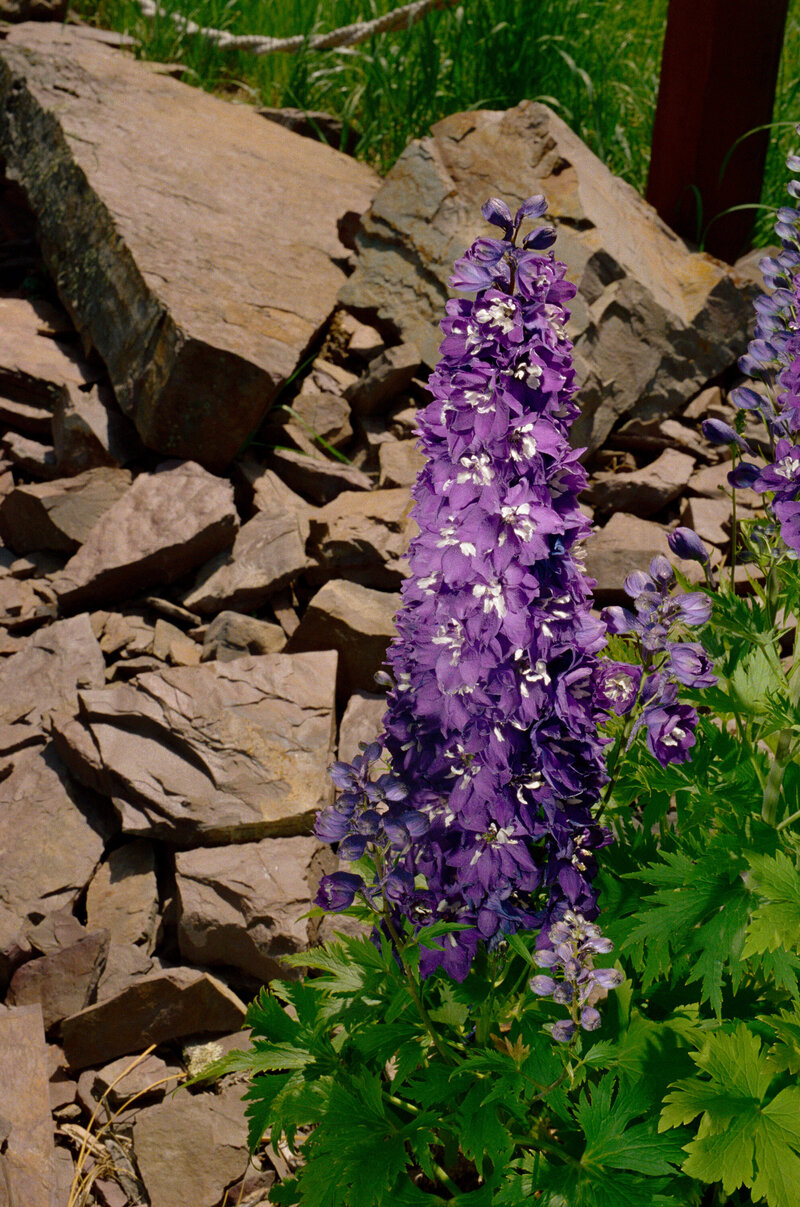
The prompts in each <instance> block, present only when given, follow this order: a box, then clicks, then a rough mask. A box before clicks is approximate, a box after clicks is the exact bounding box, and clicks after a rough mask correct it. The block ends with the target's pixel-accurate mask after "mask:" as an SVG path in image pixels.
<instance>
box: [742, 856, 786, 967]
mask: <svg viewBox="0 0 800 1207" xmlns="http://www.w3.org/2000/svg"><path fill="white" fill-rule="evenodd" d="M747 862H748V863H749V864H750V869H751V872H750V886H751V888H752V889H753V891H754V892H755V893H757V894H758V896H759V897H760V898H762V904H761V905H759V906H758V907H757V909H756V910H755V912H754V914H753V917H752V919H751V921H750V924H749V926H748V928H747V938H746V939H745V945H744V951H743V953H742V954H743V956H744V957H747V956H750V955H754V954H760V953H761V952H764V951H775V950H776V949H777V948H779V947H783V948H785V949H786V950H787V951H793V950H794V949H795V948H796V947H797V946H798V944H800V875H798V872H797V869H796V867H795V865H794V863H793V862H792V860H791V859H789V858H788V857H787V856H786V855H784V854H783V853H782V852H780V851H779V852H778V854H777V855H759V854H756V853H755V852H752V853H748V854H747Z"/></svg>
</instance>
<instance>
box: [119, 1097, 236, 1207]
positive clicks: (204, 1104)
mask: <svg viewBox="0 0 800 1207" xmlns="http://www.w3.org/2000/svg"><path fill="white" fill-rule="evenodd" d="M133 1144H134V1150H135V1152H136V1160H137V1164H138V1166H139V1169H140V1171H141V1175H142V1179H143V1181H144V1183H145V1186H146V1188H147V1195H148V1198H149V1201H150V1205H151V1207H187V1204H189V1203H191V1205H192V1207H218V1205H219V1204H220V1203H221V1202H222V1200H223V1197H224V1195H225V1191H226V1189H228V1187H232V1186H233V1185H234V1183H237V1182H241V1179H242V1172H243V1170H245V1169H246V1168H247V1166H248V1163H249V1162H248V1147H247V1119H246V1116H245V1103H244V1102H243V1101H242V1087H241V1086H240V1085H227V1086H224V1087H222V1088H221V1090H220V1092H219V1093H216V1094H177V1095H175V1096H174V1097H170V1098H167V1099H165V1101H164V1102H162V1103H160V1104H159V1105H158V1106H154V1107H150V1108H149V1109H148V1110H145V1111H142V1113H141V1114H140V1115H139V1116H138V1118H137V1119H136V1122H135V1124H134V1128H133ZM229 1201H230V1202H232V1203H235V1202H236V1201H237V1193H236V1192H232V1193H231V1194H230V1195H229Z"/></svg>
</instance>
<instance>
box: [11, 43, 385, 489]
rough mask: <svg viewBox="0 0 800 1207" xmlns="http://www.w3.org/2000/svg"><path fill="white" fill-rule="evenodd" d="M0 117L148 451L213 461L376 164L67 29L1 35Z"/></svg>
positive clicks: (319, 292)
mask: <svg viewBox="0 0 800 1207" xmlns="http://www.w3.org/2000/svg"><path fill="white" fill-rule="evenodd" d="M0 112H3V113H4V114H5V115H6V116H5V118H4V119H2V120H0V151H1V152H2V154H3V157H4V158H5V159H6V161H7V163H8V166H9V168H10V170H11V171H12V172H13V173H14V176H15V178H16V179H17V180H19V182H20V184H21V185H22V188H23V190H24V191H25V193H26V195H27V197H28V200H29V202H30V205H31V208H32V209H33V210H34V212H35V213H36V215H37V218H38V227H39V231H40V237H41V246H42V252H43V255H44V257H45V260H46V262H47V264H48V267H49V268H50V271H51V273H52V275H53V277H54V279H55V280H56V282H57V285H58V289H59V293H60V295H61V297H62V298H63V299H64V301H65V303H66V304H67V306H68V308H69V311H70V314H71V315H72V316H73V318H74V320H75V322H76V325H77V326H78V328H79V330H80V332H81V334H82V335H83V336H84V338H86V339H87V340H89V341H91V343H92V344H93V346H94V347H95V348H96V349H97V351H98V352H99V354H100V356H101V357H102V358H103V361H104V362H105V364H106V366H107V368H108V372H109V376H110V379H111V384H112V386H113V388H114V391H115V393H116V396H117V399H118V401H119V403H120V406H121V407H122V410H123V411H124V412H125V413H126V414H128V415H130V416H131V417H132V418H133V419H134V421H135V423H136V426H137V429H138V431H139V434H140V435H141V437H142V439H143V441H144V443H145V444H146V445H147V446H148V447H149V448H155V449H156V450H158V451H160V452H162V453H164V454H166V455H168V456H179V457H187V458H191V459H194V460H198V461H200V462H202V463H204V464H207V465H210V466H216V467H222V466H224V465H225V464H226V463H227V462H228V461H230V460H231V458H232V457H234V456H235V455H236V453H237V452H238V450H239V449H240V448H241V446H242V445H243V443H244V441H245V440H246V438H247V436H248V435H249V434H250V432H251V431H252V430H253V429H254V427H255V426H256V425H257V423H258V422H259V420H260V419H261V418H262V416H263V415H264V414H265V412H266V411H267V409H268V408H269V406H270V404H271V402H272V400H273V399H274V397H275V395H276V393H277V391H278V389H279V388H280V386H281V385H282V384H283V383H284V382H285V381H286V379H287V378H288V377H289V376H290V374H292V373H293V372H294V370H295V368H296V367H297V365H298V363H299V361H300V360H301V358H302V356H303V354H304V352H305V350H306V348H308V346H309V345H310V344H311V343H312V342H313V340H314V338H315V336H316V335H317V333H318V332H319V331H320V330H321V329H322V327H323V325H324V324H325V322H326V321H327V319H328V317H329V315H330V313H331V311H332V310H333V306H334V301H335V296H336V292H337V290H338V288H339V286H340V285H341V284H342V283H343V281H344V279H345V277H344V271H343V269H342V267H340V266H339V264H337V263H336V261H337V260H340V259H341V257H342V256H343V254H344V248H343V245H342V244H341V242H340V240H339V237H338V233H337V227H336V223H337V219H338V218H339V217H341V216H342V215H343V214H344V213H346V212H347V211H349V210H354V211H356V212H357V213H361V212H363V210H364V209H365V208H366V206H367V205H368V204H369V201H370V200H371V198H372V196H373V195H374V192H375V189H376V186H377V184H378V179H377V177H376V175H375V173H374V172H373V171H372V170H371V169H370V168H368V167H366V165H364V164H360V163H356V161H355V160H352V159H349V158H348V157H347V156H345V155H342V154H340V153H339V152H338V151H334V150H333V149H332V148H330V147H325V146H322V145H319V144H315V143H312V142H310V141H309V140H308V139H304V138H301V137H299V136H298V135H294V134H291V133H290V132H289V131H287V130H284V129H282V128H281V127H279V126H277V125H275V124H273V123H272V122H266V121H264V120H263V119H262V118H260V117H259V116H258V114H257V113H256V112H254V111H253V109H252V108H250V107H248V106H246V105H231V104H229V103H226V102H225V101H223V100H220V99H219V98H217V97H214V96H211V95H209V94H207V93H204V92H202V91H201V90H199V89H196V88H191V87H189V86H188V85H186V84H183V83H179V82H178V81H176V80H174V79H170V78H169V77H168V76H167V75H164V74H163V73H162V74H156V73H155V72H153V71H151V70H149V69H148V68H147V67H146V66H145V65H144V64H142V63H139V62H136V61H135V60H134V58H133V56H131V55H127V54H121V53H119V52H118V51H115V50H113V49H110V48H109V47H107V46H105V45H103V44H102V40H101V39H100V38H98V37H97V36H96V35H95V33H94V31H92V30H90V29H87V28H85V27H79V26H65V27H62V28H60V29H59V30H58V32H57V36H56V35H54V33H53V32H52V31H51V30H50V29H49V27H46V26H41V27H40V26H32V25H27V26H25V27H24V28H18V29H15V30H12V31H11V33H10V34H9V36H8V38H7V39H6V41H5V43H4V44H3V45H2V48H0ZM154 130H158V132H159V134H158V138H154V137H153V133H152V132H153V131H154ZM23 132H24V133H23ZM243 197H247V199H248V200H247V205H242V204H241V199H242V198H243ZM295 210H296V212H297V213H300V212H301V211H302V213H303V221H302V225H303V233H302V234H299V233H298V231H297V229H296V223H292V222H289V223H287V221H286V215H287V213H289V212H294V211H295ZM265 231H267V232H269V237H268V238H265V237H264V232H265ZM307 231H313V232H314V234H313V238H308V237H306V235H305V232H307ZM265 289H266V290H267V292H266V294H265Z"/></svg>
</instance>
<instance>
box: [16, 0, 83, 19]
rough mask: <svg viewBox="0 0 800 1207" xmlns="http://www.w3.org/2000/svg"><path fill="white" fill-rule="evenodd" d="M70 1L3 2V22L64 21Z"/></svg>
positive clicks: (27, 0) (20, 0)
mask: <svg viewBox="0 0 800 1207" xmlns="http://www.w3.org/2000/svg"><path fill="white" fill-rule="evenodd" d="M68 6H69V0H2V4H0V20H2V21H63V20H64V17H65V16H66V15H67V8H68Z"/></svg>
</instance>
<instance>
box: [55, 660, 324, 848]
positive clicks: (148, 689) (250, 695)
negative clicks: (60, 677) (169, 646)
mask: <svg viewBox="0 0 800 1207" xmlns="http://www.w3.org/2000/svg"><path fill="white" fill-rule="evenodd" d="M335 678H336V654H335V652H333V651H330V650H328V651H324V652H321V653H315V654H309V653H304V654H299V655H293V656H290V655H287V654H265V655H262V656H261V657H245V658H238V659H236V660H235V661H233V662H210V663H206V664H204V665H203V666H193V667H174V668H171V669H167V668H165V669H164V670H163V671H161V672H149V673H145V674H141V675H138V676H137V677H136V680H135V682H131V683H120V684H116V685H115V686H113V687H108V688H105V689H101V690H99V691H88V692H82V693H81V694H80V698H79V699H80V712H79V717H78V719H77V720H73V719H72V718H71V717H70V716H69V715H66V716H65V717H64V718H56V720H55V722H54V724H55V728H56V741H57V744H58V748H59V750H60V752H61V756H62V758H63V759H64V761H65V762H66V763H67V765H68V766H69V767H70V769H71V770H72V772H73V774H74V775H76V776H77V778H79V779H80V780H81V781H82V782H83V783H85V784H87V785H88V786H89V787H91V788H94V789H96V790H97V791H99V792H101V793H103V794H105V795H106V796H110V797H112V798H113V801H114V805H115V807H116V809H117V811H118V813H119V816H120V819H121V822H122V828H123V831H125V832H127V833H130V834H139V835H147V836H150V837H155V838H161V839H164V840H165V841H168V842H171V843H174V844H175V845H176V846H182V847H191V846H197V845H202V844H213V843H226V842H243V841H246V840H250V839H259V838H263V837H265V836H267V835H274V834H284V835H288V834H298V833H302V832H303V831H306V832H307V831H308V830H309V829H310V826H311V822H312V819H313V817H314V814H315V812H316V810H317V809H319V808H321V807H323V806H324V805H326V804H328V803H329V801H330V799H331V793H332V787H331V783H330V780H329V778H328V775H327V771H326V768H327V765H328V763H329V762H330V760H331V758H332V752H333V741H334V719H335V718H334V685H335Z"/></svg>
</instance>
